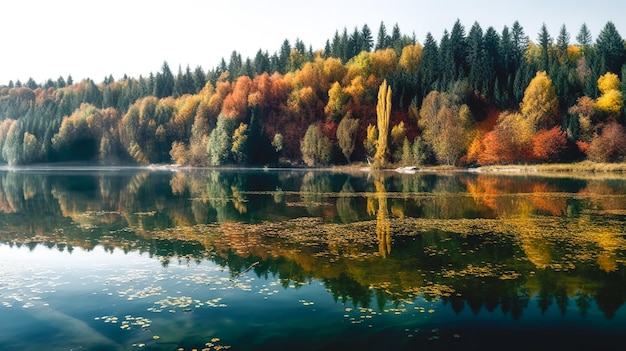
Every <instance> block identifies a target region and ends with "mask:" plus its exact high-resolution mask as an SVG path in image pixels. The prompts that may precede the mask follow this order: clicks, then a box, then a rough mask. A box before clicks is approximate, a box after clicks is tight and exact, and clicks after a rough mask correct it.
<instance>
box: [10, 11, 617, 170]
mask: <svg viewBox="0 0 626 351" xmlns="http://www.w3.org/2000/svg"><path fill="white" fill-rule="evenodd" d="M625 63H626V44H625V41H624V40H623V39H622V37H621V35H620V34H619V33H618V31H617V29H616V28H615V25H614V24H613V23H612V22H607V23H606V25H605V26H604V27H603V29H602V30H601V31H600V33H598V35H597V37H596V40H595V41H593V39H592V35H591V33H590V31H589V29H588V28H587V26H586V25H585V24H583V25H582V26H581V27H580V29H579V31H578V33H577V35H576V36H575V40H572V39H571V36H570V33H569V32H568V30H567V28H566V27H565V26H564V25H563V26H562V27H561V29H560V31H559V33H558V36H557V37H556V38H553V37H552V36H551V35H550V33H549V32H548V30H547V27H546V26H545V25H543V26H542V27H541V29H540V31H539V33H538V34H537V38H536V40H534V41H533V40H531V39H530V37H529V36H528V35H527V34H526V33H525V32H524V29H523V27H522V26H521V25H520V24H519V22H517V21H516V22H515V23H513V24H512V25H511V27H508V26H505V27H504V28H503V29H502V30H501V31H496V29H494V28H493V27H488V28H487V29H486V30H483V28H482V27H481V26H480V24H479V23H477V22H475V23H474V24H473V25H472V26H471V27H470V29H469V31H467V32H466V29H465V27H464V26H463V24H461V23H460V21H458V20H457V21H456V22H455V23H454V25H453V26H452V29H451V30H450V31H448V30H446V31H444V33H443V35H442V36H441V38H440V39H439V41H437V40H436V39H435V38H434V37H433V35H432V34H431V33H427V34H426V37H425V40H424V42H423V43H419V42H418V41H417V40H416V38H415V35H414V34H413V35H406V34H402V33H401V31H400V28H399V27H398V25H397V24H396V25H394V26H393V28H392V30H391V31H390V33H389V34H388V31H387V29H386V26H385V24H384V23H382V22H381V24H380V27H379V29H378V35H377V36H376V39H374V37H373V34H372V31H371V30H370V28H369V27H368V26H367V25H363V26H362V27H361V28H358V27H355V28H354V30H352V31H348V29H347V28H344V29H343V31H341V32H340V31H336V32H335V35H334V36H333V37H332V38H330V39H329V40H327V41H326V45H325V47H324V48H323V49H318V50H316V51H314V50H313V48H312V47H311V46H309V47H308V48H307V47H306V45H305V44H304V42H302V41H301V40H300V39H296V40H295V43H294V44H293V45H292V44H291V42H290V41H289V40H287V39H285V40H284V41H283V43H282V45H281V46H280V48H279V50H278V51H276V52H274V53H273V54H272V55H270V54H269V53H268V52H267V51H263V50H259V51H258V52H257V53H256V55H255V57H254V58H246V59H245V60H244V59H242V56H241V54H239V53H238V52H237V51H233V52H232V54H231V56H230V59H229V61H228V62H226V60H225V59H222V60H221V61H220V63H219V64H218V65H217V66H215V67H214V68H212V69H210V70H208V71H204V70H203V69H202V67H196V68H195V69H193V70H192V69H191V68H190V67H189V66H187V67H186V69H184V70H183V69H182V67H179V68H178V71H177V73H174V72H173V71H172V70H171V68H170V67H169V65H168V63H167V62H164V63H163V65H162V67H161V70H160V71H159V72H156V73H154V74H153V73H150V74H149V76H148V77H143V76H139V77H138V78H135V77H128V76H126V75H125V76H124V77H122V78H121V79H119V80H115V79H114V78H113V77H112V76H109V77H105V78H104V80H103V81H102V82H100V83H96V82H95V81H93V80H91V79H85V80H82V81H80V82H76V83H75V82H74V81H73V79H72V77H71V76H68V77H67V78H63V77H59V78H57V79H56V80H52V79H49V80H47V81H46V82H44V83H36V82H34V80H33V79H29V80H28V81H27V82H26V83H22V82H20V81H17V82H12V81H10V82H9V83H8V84H7V85H2V86H0V161H2V162H6V163H8V164H10V165H20V164H30V163H37V162H73V161H98V162H101V163H115V164H118V163H139V164H150V163H170V162H173V163H177V164H181V165H192V166H222V165H254V164H289V165H300V164H306V165H308V166H323V165H329V164H345V163H350V162H354V161H366V160H367V161H372V165H373V166H375V167H388V166H392V165H422V164H450V165H463V166H472V165H486V164H502V163H533V162H569V161H576V160H583V159H591V160H594V161H602V162H617V161H623V160H624V157H625V156H626V129H625V127H624V125H625V124H626V119H625V118H624V109H623V105H624V96H626V95H625V94H626V82H625V81H624V75H625V74H626V64H625Z"/></svg>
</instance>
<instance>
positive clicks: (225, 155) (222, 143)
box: [207, 114, 236, 166]
mask: <svg viewBox="0 0 626 351" xmlns="http://www.w3.org/2000/svg"><path fill="white" fill-rule="evenodd" d="M235 123H236V119H235V118H232V117H226V116H224V115H223V114H220V115H219V116H218V117H217V126H216V127H215V129H213V130H212V131H211V134H210V135H209V142H208V145H207V148H208V150H207V152H208V153H209V155H210V160H211V165H213V166H221V165H224V164H229V163H231V162H232V161H233V160H232V157H231V156H232V153H231V150H232V136H233V134H234V132H235V127H236V124H235Z"/></svg>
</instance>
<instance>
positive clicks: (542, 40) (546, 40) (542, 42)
mask: <svg viewBox="0 0 626 351" xmlns="http://www.w3.org/2000/svg"><path fill="white" fill-rule="evenodd" d="M537 43H538V44H539V48H540V49H541V60H540V62H539V69H540V70H542V71H547V70H548V67H549V59H550V52H549V50H550V46H552V38H551V37H550V33H548V28H547V27H546V24H545V23H544V24H542V25H541V29H540V30H539V34H538V37H537Z"/></svg>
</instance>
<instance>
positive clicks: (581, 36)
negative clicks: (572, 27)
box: [576, 23, 592, 54]
mask: <svg viewBox="0 0 626 351" xmlns="http://www.w3.org/2000/svg"><path fill="white" fill-rule="evenodd" d="M576 42H577V43H578V45H580V48H581V49H582V50H583V54H584V53H585V52H586V51H587V49H588V48H589V47H590V46H591V44H592V43H591V31H589V28H587V24H586V23H583V24H582V25H581V26H580V30H579V31H578V34H577V35H576Z"/></svg>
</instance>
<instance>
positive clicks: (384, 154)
mask: <svg viewBox="0 0 626 351" xmlns="http://www.w3.org/2000/svg"><path fill="white" fill-rule="evenodd" d="M376 118H377V120H376V121H377V127H378V140H377V141H376V154H374V168H383V167H385V166H386V165H387V160H388V159H389V120H390V119H391V87H390V86H388V85H387V80H386V79H385V80H383V82H382V84H381V85H380V87H379V88H378V103H377V104H376Z"/></svg>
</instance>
